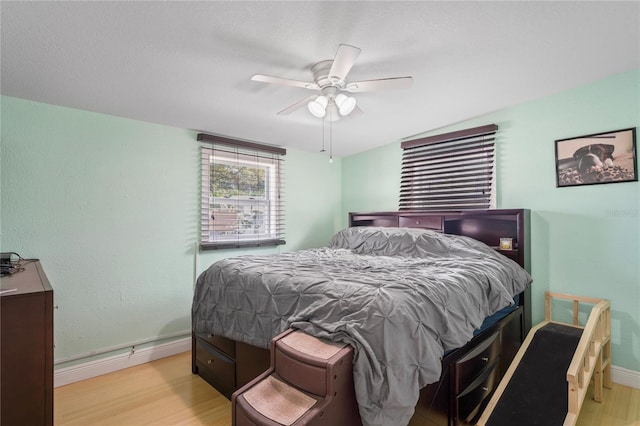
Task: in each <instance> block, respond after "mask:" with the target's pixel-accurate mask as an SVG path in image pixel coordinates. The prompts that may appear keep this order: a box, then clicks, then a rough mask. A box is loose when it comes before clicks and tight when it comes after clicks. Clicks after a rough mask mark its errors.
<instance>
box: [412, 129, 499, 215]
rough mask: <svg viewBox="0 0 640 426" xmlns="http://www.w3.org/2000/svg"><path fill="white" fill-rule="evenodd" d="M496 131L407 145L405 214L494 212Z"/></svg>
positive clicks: (462, 132) (471, 131) (468, 131)
mask: <svg viewBox="0 0 640 426" xmlns="http://www.w3.org/2000/svg"><path fill="white" fill-rule="evenodd" d="M497 130H498V126H496V125H495V124H490V125H487V126H481V127H476V128H473V129H466V130H460V131H457V132H451V133H446V134H442V135H436V136H429V137H426V138H421V139H414V140H409V141H405V142H403V143H402V144H401V146H402V149H403V150H404V151H403V154H402V178H401V183H400V210H433V211H444V210H466V209H488V208H494V207H495V204H496V203H495V191H494V187H495V176H494V173H493V170H494V143H495V133H496V131H497Z"/></svg>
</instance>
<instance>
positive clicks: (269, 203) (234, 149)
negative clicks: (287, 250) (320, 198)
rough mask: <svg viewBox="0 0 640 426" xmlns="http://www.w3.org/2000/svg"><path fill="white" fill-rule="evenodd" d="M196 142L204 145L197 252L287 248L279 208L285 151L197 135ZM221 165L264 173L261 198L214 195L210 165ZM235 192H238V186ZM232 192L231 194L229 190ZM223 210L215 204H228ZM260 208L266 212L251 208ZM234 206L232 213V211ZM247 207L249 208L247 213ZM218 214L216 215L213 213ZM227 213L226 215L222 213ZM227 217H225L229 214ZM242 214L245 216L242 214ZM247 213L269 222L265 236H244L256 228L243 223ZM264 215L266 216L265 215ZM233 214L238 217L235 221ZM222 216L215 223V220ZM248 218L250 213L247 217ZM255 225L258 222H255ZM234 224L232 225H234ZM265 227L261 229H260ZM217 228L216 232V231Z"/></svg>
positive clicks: (238, 195)
mask: <svg viewBox="0 0 640 426" xmlns="http://www.w3.org/2000/svg"><path fill="white" fill-rule="evenodd" d="M198 141H203V142H207V143H206V144H203V145H202V146H201V150H202V152H201V156H200V157H201V178H200V182H201V208H200V211H201V217H200V248H201V249H203V250H215V249H227V248H243V247H262V246H275V245H282V244H286V241H285V239H284V212H283V208H282V205H283V203H282V201H283V200H282V192H283V181H282V169H283V162H284V155H285V154H286V150H284V149H283V148H279V147H274V146H271V145H263V144H258V143H255V142H247V141H240V140H235V139H230V138H225V137H220V136H214V135H206V134H199V135H198ZM215 163H217V164H224V165H225V166H232V167H233V166H236V167H257V168H263V169H264V170H265V177H264V186H265V188H264V197H259V198H253V197H251V196H246V195H240V194H236V195H232V196H229V197H224V196H219V195H217V196H216V195H213V194H212V193H211V190H212V179H215V177H214V176H213V175H212V173H213V170H212V165H213V164H215ZM237 185H238V186H236V188H234V189H235V191H241V188H240V182H239V181H238V183H237ZM232 192H233V190H232ZM227 200H228V202H227V203H226V208H221V207H218V208H216V207H214V205H215V204H225V203H216V201H227ZM257 205H262V206H265V207H266V208H265V209H254V208H253V206H257ZM233 206H235V207H236V209H235V210H234V209H233V208H232V207H233ZM247 207H248V208H249V209H248V210H247ZM216 210H217V211H216ZM225 210H226V211H225ZM227 212H228V213H229V214H228V213H227ZM243 212H244V213H243ZM247 212H254V214H256V213H255V212H258V214H259V212H263V217H264V216H266V217H267V218H268V219H267V220H268V222H267V224H266V232H261V233H251V232H249V233H246V231H247V230H251V227H252V226H253V227H254V228H253V229H256V228H255V223H251V222H249V227H246V225H247V223H246V221H245V220H244V219H243V217H244V218H246V216H247V214H248V213H247ZM265 212H266V214H265ZM233 213H235V214H236V215H237V216H236V218H235V219H234V218H233ZM221 215H223V216H222V217H223V219H218V220H219V222H218V223H214V221H215V220H216V219H215V217H216V216H218V217H219V218H220V216H221ZM249 215H250V213H249ZM257 221H258V223H259V222H260V220H259V219H258V220H257ZM234 222H235V225H234ZM263 226H264V225H263ZM216 228H217V229H216Z"/></svg>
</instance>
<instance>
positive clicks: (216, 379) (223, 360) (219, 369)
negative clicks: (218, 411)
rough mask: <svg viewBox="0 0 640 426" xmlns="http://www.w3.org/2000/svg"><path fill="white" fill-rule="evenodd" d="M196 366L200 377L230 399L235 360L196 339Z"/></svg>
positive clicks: (234, 373) (234, 382)
mask: <svg viewBox="0 0 640 426" xmlns="http://www.w3.org/2000/svg"><path fill="white" fill-rule="evenodd" d="M195 347H196V354H195V355H196V356H195V358H196V366H197V369H198V370H197V371H198V374H199V375H200V377H202V378H203V379H205V380H206V381H207V382H209V384H211V385H212V386H213V387H215V388H216V389H218V391H220V393H221V394H223V395H224V396H226V397H227V398H229V399H231V394H232V393H233V392H234V391H235V389H236V365H235V362H234V361H233V360H232V359H231V358H229V357H227V356H226V355H225V354H223V353H222V352H220V351H217V350H216V349H215V348H214V347H213V346H210V345H209V344H208V343H206V342H205V341H203V340H201V339H196V343H195Z"/></svg>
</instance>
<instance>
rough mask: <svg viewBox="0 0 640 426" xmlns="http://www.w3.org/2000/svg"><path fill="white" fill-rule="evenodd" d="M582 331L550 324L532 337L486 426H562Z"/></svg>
mask: <svg viewBox="0 0 640 426" xmlns="http://www.w3.org/2000/svg"><path fill="white" fill-rule="evenodd" d="M581 336H582V329H580V328H575V327H571V326H567V325H562V324H554V323H550V324H547V325H545V326H543V327H541V328H540V329H539V330H538V331H537V332H536V334H535V335H534V336H533V339H532V340H531V343H530V344H529V348H528V349H527V351H526V352H525V354H524V356H523V357H522V359H521V360H520V364H518V367H517V368H516V370H515V372H514V373H513V376H512V377H511V380H510V381H509V383H508V384H507V387H506V388H505V390H504V393H503V394H502V397H501V398H500V400H499V401H498V404H497V405H496V407H495V408H494V409H493V412H492V413H491V417H489V420H488V421H487V426H514V425H522V426H528V425H531V426H534V425H540V426H554V425H562V424H563V423H564V418H565V417H566V415H567V409H568V408H567V407H568V396H567V389H568V388H567V368H569V364H570V363H571V358H573V354H574V353H575V351H576V347H577V346H578V342H579V341H580V337H581Z"/></svg>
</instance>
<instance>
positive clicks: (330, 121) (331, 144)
mask: <svg viewBox="0 0 640 426" xmlns="http://www.w3.org/2000/svg"><path fill="white" fill-rule="evenodd" d="M332 113H333V110H332V109H330V110H329V163H333V120H332V119H331V114H332Z"/></svg>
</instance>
